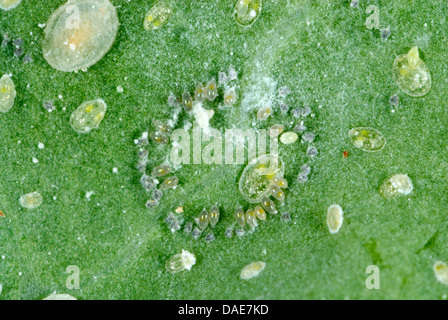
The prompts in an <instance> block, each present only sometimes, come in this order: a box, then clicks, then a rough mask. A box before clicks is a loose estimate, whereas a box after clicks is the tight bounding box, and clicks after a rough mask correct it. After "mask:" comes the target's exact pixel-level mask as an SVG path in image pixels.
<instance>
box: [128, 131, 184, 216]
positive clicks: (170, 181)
mask: <svg viewBox="0 0 448 320" xmlns="http://www.w3.org/2000/svg"><path fill="white" fill-rule="evenodd" d="M148 136H149V135H148V132H143V134H142V136H141V137H140V138H139V139H136V140H135V143H136V144H137V146H138V158H139V160H138V163H137V170H138V171H139V172H141V173H142V176H141V178H140V183H141V185H142V187H143V189H145V190H146V191H147V192H151V198H150V199H149V200H148V201H147V202H146V207H148V208H153V207H156V206H158V205H159V202H160V200H161V199H162V197H163V192H162V190H165V189H171V188H175V187H176V186H177V185H178V183H179V179H178V178H177V177H176V176H171V177H168V178H166V179H165V180H163V182H162V183H159V180H158V179H157V178H161V177H165V176H166V175H168V174H170V173H171V171H172V170H171V167H170V166H169V165H165V164H162V165H159V166H156V167H154V168H152V170H151V174H150V175H147V174H146V172H147V167H148V162H149V159H148V155H149V152H148V150H146V149H145V148H144V147H145V146H147V145H148V143H149V141H148Z"/></svg>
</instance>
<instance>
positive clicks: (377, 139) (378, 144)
mask: <svg viewBox="0 0 448 320" xmlns="http://www.w3.org/2000/svg"><path fill="white" fill-rule="evenodd" d="M348 135H349V137H350V140H351V141H352V143H353V145H354V146H355V147H356V148H358V149H361V150H362V151H366V152H377V151H380V150H382V149H383V148H384V146H385V145H386V138H385V137H384V135H383V134H382V133H381V132H379V131H378V130H377V129H374V128H369V127H356V128H353V129H351V130H350V131H349V133H348Z"/></svg>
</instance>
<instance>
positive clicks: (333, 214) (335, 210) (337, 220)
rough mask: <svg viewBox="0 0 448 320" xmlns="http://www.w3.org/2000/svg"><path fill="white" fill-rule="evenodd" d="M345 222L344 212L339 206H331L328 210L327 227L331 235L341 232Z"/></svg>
mask: <svg viewBox="0 0 448 320" xmlns="http://www.w3.org/2000/svg"><path fill="white" fill-rule="evenodd" d="M343 222H344V211H343V210H342V208H341V206H340V205H338V204H333V205H331V206H330V207H329V208H328V210H327V225H328V231H330V233H331V234H335V233H338V232H339V229H341V227H342V223H343Z"/></svg>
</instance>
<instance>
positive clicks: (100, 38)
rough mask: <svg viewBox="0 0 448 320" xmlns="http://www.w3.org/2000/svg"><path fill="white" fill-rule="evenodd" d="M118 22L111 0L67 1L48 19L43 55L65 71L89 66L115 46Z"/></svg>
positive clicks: (54, 65) (58, 68)
mask: <svg viewBox="0 0 448 320" xmlns="http://www.w3.org/2000/svg"><path fill="white" fill-rule="evenodd" d="M118 25H119V22H118V16H117V11H116V9H115V7H114V6H113V5H112V3H110V1H109V0H72V1H68V2H67V3H66V4H64V5H62V6H61V7H59V8H58V9H57V10H56V11H55V12H54V13H53V15H52V16H51V17H50V19H49V20H48V22H47V27H46V28H45V38H44V41H43V45H42V50H43V55H44V58H45V60H46V61H47V62H48V63H49V64H50V65H51V66H52V67H53V68H55V69H57V70H60V71H64V72H72V71H77V70H80V69H84V68H88V67H90V66H92V65H94V64H95V63H97V62H98V61H99V60H100V59H101V58H102V57H104V55H105V54H106V53H107V52H108V51H109V49H110V48H111V47H112V44H113V43H114V41H115V37H116V35H117V32H118Z"/></svg>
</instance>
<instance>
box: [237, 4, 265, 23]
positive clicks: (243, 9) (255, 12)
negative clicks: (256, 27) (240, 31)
mask: <svg viewBox="0 0 448 320" xmlns="http://www.w3.org/2000/svg"><path fill="white" fill-rule="evenodd" d="M260 14H261V0H238V1H237V2H236V4H235V20H236V22H238V24H240V25H242V26H244V27H248V26H251V25H252V24H253V23H254V22H255V21H256V20H257V19H258V17H259V16H260Z"/></svg>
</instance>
